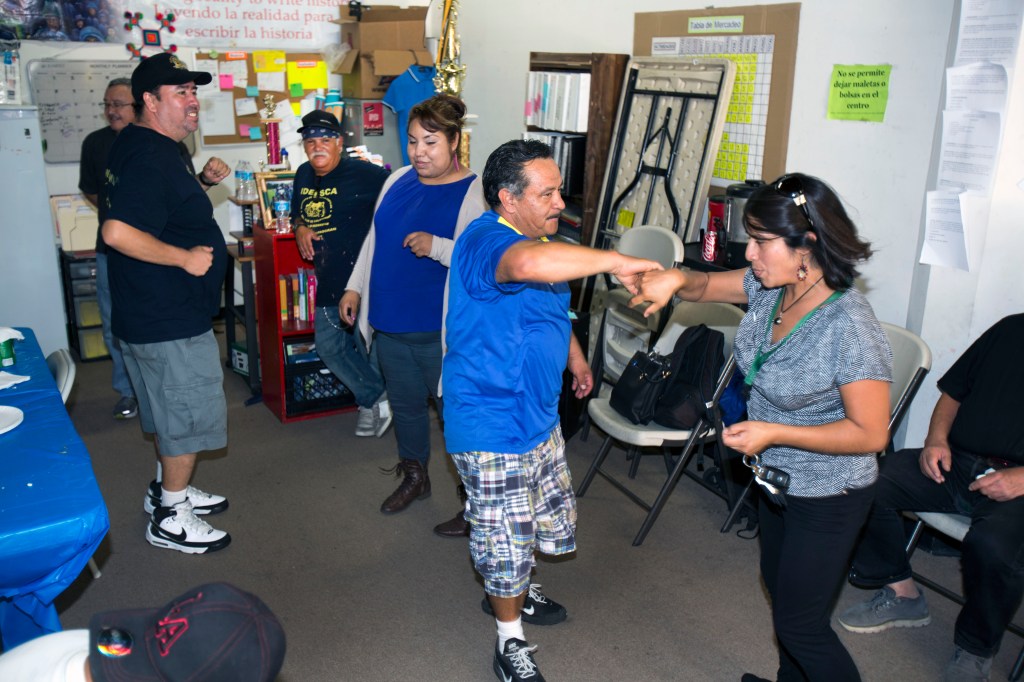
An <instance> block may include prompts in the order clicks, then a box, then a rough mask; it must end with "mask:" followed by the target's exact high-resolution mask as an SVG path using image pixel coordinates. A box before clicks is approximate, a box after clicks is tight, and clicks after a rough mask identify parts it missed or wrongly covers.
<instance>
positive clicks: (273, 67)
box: [252, 50, 285, 73]
mask: <svg viewBox="0 0 1024 682" xmlns="http://www.w3.org/2000/svg"><path fill="white" fill-rule="evenodd" d="M284 63H285V54H284V50H255V51H253V53H252V68H253V71H255V72H256V73H261V72H264V71H284Z"/></svg>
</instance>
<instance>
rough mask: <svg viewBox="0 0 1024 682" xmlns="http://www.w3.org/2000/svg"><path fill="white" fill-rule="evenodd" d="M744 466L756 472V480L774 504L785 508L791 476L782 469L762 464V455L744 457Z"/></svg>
mask: <svg viewBox="0 0 1024 682" xmlns="http://www.w3.org/2000/svg"><path fill="white" fill-rule="evenodd" d="M743 464H744V465H745V466H746V467H747V468H748V469H750V470H751V471H752V472H754V480H755V481H757V484H758V485H759V486H761V487H762V488H764V489H765V492H766V493H767V495H768V497H769V498H770V499H771V500H772V502H774V503H775V504H777V505H778V506H780V507H785V506H786V490H787V489H788V488H789V474H787V473H786V472H785V471H783V470H782V469H776V468H775V467H771V466H767V465H764V464H761V457H760V455H743Z"/></svg>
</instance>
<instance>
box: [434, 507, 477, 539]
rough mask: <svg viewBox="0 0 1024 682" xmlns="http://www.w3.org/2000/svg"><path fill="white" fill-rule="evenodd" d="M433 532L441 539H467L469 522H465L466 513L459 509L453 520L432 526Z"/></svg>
mask: <svg viewBox="0 0 1024 682" xmlns="http://www.w3.org/2000/svg"><path fill="white" fill-rule="evenodd" d="M434 532H435V533H437V534H438V535H440V536H441V537H443V538H464V537H469V521H467V520H466V512H465V511H463V510H461V509H460V510H459V513H458V514H456V515H455V518H453V519H451V520H449V521H445V522H444V523H439V524H437V525H436V526H434Z"/></svg>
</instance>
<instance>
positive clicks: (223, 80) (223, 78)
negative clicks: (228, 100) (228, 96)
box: [220, 73, 235, 90]
mask: <svg viewBox="0 0 1024 682" xmlns="http://www.w3.org/2000/svg"><path fill="white" fill-rule="evenodd" d="M233 87H235V77H234V76H233V75H231V74H230V73H222V74H221V75H220V89H221V90H230V89H232V88H233Z"/></svg>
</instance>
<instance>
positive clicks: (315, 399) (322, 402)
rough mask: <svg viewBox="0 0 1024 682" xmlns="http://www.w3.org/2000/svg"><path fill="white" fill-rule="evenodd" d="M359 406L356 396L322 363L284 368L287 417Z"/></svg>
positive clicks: (297, 364) (301, 363) (290, 365)
mask: <svg viewBox="0 0 1024 682" xmlns="http://www.w3.org/2000/svg"><path fill="white" fill-rule="evenodd" d="M355 404H356V399H355V396H353V395H352V392H351V391H349V390H348V389H347V388H345V385H344V384H342V383H341V381H339V380H338V377H336V376H334V374H333V373H332V372H331V370H329V369H327V366H326V365H324V363H323V362H322V361H320V360H317V361H315V362H299V363H295V364H286V365H285V367H284V405H285V414H286V415H287V416H289V417H296V416H299V415H303V414H308V413H310V412H321V411H323V410H331V409H335V408H339V407H350V406H352V405H355Z"/></svg>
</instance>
